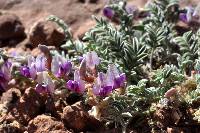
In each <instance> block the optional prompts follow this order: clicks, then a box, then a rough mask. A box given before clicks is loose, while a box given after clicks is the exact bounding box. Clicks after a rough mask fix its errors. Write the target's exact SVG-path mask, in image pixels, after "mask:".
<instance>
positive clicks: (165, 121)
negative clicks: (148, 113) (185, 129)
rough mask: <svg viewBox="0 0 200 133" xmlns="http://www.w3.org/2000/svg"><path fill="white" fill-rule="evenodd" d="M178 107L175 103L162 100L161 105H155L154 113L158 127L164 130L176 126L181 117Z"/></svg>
mask: <svg viewBox="0 0 200 133" xmlns="http://www.w3.org/2000/svg"><path fill="white" fill-rule="evenodd" d="M164 100H165V102H164ZM178 107H179V105H178V104H177V101H172V100H168V99H163V103H162V102H161V103H159V104H158V105H157V109H156V112H155V119H156V120H157V125H158V127H160V128H165V127H168V126H173V125H177V124H178V123H179V121H180V119H181V117H182V113H181V112H180V110H179V108H178Z"/></svg>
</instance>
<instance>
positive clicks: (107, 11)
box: [103, 7, 114, 19]
mask: <svg viewBox="0 0 200 133" xmlns="http://www.w3.org/2000/svg"><path fill="white" fill-rule="evenodd" d="M103 15H104V16H105V17H107V18H109V19H112V18H113V16H114V11H113V10H112V8H110V7H105V8H104V9H103Z"/></svg>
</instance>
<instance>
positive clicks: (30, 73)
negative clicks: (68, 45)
mask: <svg viewBox="0 0 200 133" xmlns="http://www.w3.org/2000/svg"><path fill="white" fill-rule="evenodd" d="M45 64H46V58H45V57H44V56H41V55H39V56H37V57H36V58H34V57H33V56H29V57H28V65H27V66H23V67H21V69H20V73H21V74H22V75H23V76H25V77H27V78H32V79H35V78H36V75H37V73H38V72H43V71H46V70H47V69H46V65H45Z"/></svg>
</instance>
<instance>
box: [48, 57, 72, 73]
mask: <svg viewBox="0 0 200 133" xmlns="http://www.w3.org/2000/svg"><path fill="white" fill-rule="evenodd" d="M71 69H72V63H71V62H70V61H67V60H66V59H65V58H63V57H61V56H58V55H57V56H54V57H53V59H52V63H51V71H52V72H53V74H54V75H56V76H57V77H64V76H65V75H68V74H69V73H70V71H71Z"/></svg>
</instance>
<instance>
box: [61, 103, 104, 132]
mask: <svg viewBox="0 0 200 133" xmlns="http://www.w3.org/2000/svg"><path fill="white" fill-rule="evenodd" d="M62 120H63V122H64V124H65V126H66V127H68V128H71V129H73V130H75V131H86V130H87V131H88V130H98V129H99V128H101V124H100V122H99V121H98V120H97V119H95V118H94V117H91V116H89V114H88V112H87V111H85V110H84V105H83V104H82V103H81V102H77V103H75V104H73V105H72V106H66V107H65V108H64V109H63V115H62Z"/></svg>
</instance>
